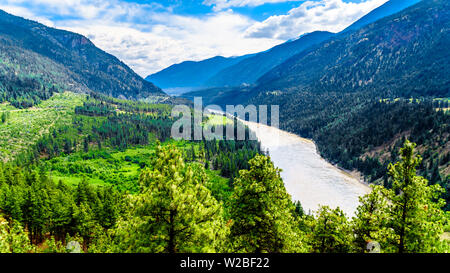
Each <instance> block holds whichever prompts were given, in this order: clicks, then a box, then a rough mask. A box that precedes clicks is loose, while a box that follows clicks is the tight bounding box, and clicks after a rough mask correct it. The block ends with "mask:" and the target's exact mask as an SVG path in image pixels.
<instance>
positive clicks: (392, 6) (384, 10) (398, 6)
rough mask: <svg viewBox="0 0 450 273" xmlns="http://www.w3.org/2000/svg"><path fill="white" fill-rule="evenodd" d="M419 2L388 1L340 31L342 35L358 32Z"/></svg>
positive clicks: (417, 0) (410, 0)
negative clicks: (348, 32)
mask: <svg viewBox="0 0 450 273" xmlns="http://www.w3.org/2000/svg"><path fill="white" fill-rule="evenodd" d="M420 1H421V0H389V1H387V2H386V3H384V4H383V5H381V6H380V7H378V8H376V9H374V10H373V11H371V12H370V13H368V14H367V15H365V16H363V17H362V18H361V19H359V20H358V21H356V22H355V23H353V24H352V25H350V26H349V27H347V28H346V29H345V30H343V31H342V33H345V32H347V31H353V30H358V29H360V28H362V27H364V26H367V25H368V24H371V23H373V22H375V21H378V20H379V19H382V18H384V17H387V16H389V15H392V14H395V13H397V12H400V11H402V10H404V9H406V8H408V7H410V6H412V5H414V4H417V3H419V2H420Z"/></svg>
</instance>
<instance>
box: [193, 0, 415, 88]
mask: <svg viewBox="0 0 450 273" xmlns="http://www.w3.org/2000/svg"><path fill="white" fill-rule="evenodd" d="M419 1H420V0H390V1H388V2H386V3H385V4H383V5H381V6H380V7H378V8H376V9H375V10H373V11H371V12H370V13H369V14H367V15H365V16H364V17H362V18H360V19H359V20H358V21H356V22H355V23H353V24H352V25H351V26H349V27H348V28H346V29H345V30H343V31H342V32H340V33H338V34H337V36H344V35H346V34H348V33H350V32H351V31H356V30H358V29H360V28H362V27H364V26H366V25H368V24H371V23H373V22H375V21H377V20H379V19H381V18H384V17H386V16H389V15H392V14H394V13H396V12H399V11H401V10H403V9H405V8H407V7H409V6H412V5H413V4H415V3H417V2H419ZM335 35H336V34H333V33H330V32H322V31H316V32H312V33H309V34H306V35H303V36H302V37H300V38H299V39H297V40H295V41H289V42H286V43H284V44H281V45H278V46H276V47H274V48H272V49H270V50H267V51H265V52H261V53H258V54H256V55H254V56H252V57H250V58H247V59H245V60H242V61H240V62H239V63H236V64H235V65H232V66H230V67H227V68H225V69H223V70H221V71H219V72H218V73H217V74H215V75H214V76H213V77H211V78H210V79H208V80H206V81H205V84H203V85H204V86H208V87H238V86H240V85H242V84H254V83H255V82H257V80H258V79H259V78H260V77H262V76H263V75H264V74H265V73H267V72H269V71H270V70H271V69H273V68H275V67H276V66H277V65H280V64H282V63H283V62H284V61H286V60H288V59H289V58H291V57H293V56H295V55H296V54H300V53H301V52H303V51H304V50H306V49H308V48H310V47H313V46H317V45H319V44H321V43H322V42H324V41H326V40H329V39H331V38H332V37H333V36H335ZM188 96H190V95H189V94H188Z"/></svg>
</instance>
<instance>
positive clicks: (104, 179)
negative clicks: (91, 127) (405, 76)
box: [45, 140, 229, 200]
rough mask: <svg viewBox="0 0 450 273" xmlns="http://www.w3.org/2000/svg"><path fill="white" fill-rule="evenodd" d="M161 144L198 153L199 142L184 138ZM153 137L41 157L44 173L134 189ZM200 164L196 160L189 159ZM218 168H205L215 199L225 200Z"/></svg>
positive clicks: (68, 180)
mask: <svg viewBox="0 0 450 273" xmlns="http://www.w3.org/2000/svg"><path fill="white" fill-rule="evenodd" d="M163 145H174V146H176V147H178V148H180V149H181V150H185V151H187V150H189V151H191V150H194V151H195V153H196V154H198V153H199V150H200V148H199V144H198V143H192V142H187V141H175V140H169V141H166V142H164V143H163ZM155 148H156V141H152V144H149V145H145V146H137V147H132V148H128V149H126V150H123V151H120V150H116V149H108V148H103V149H101V150H95V151H90V152H88V153H84V152H77V153H73V154H70V155H62V156H58V157H55V158H52V159H50V160H48V161H45V164H46V169H47V170H48V175H49V176H50V177H52V178H53V179H54V180H55V181H60V180H61V181H62V182H64V183H67V184H69V185H72V186H75V185H77V184H78V183H80V182H81V181H82V180H83V179H85V180H87V181H88V182H89V183H90V184H92V185H94V186H113V187H115V188H117V189H119V190H121V191H128V192H137V191H138V190H139V186H138V179H139V175H140V173H141V171H142V170H143V169H144V168H145V167H147V166H150V165H151V161H152V159H153V158H154V155H155ZM193 164H200V163H193ZM219 173H220V172H219V171H215V170H207V175H208V177H209V181H210V185H209V186H210V188H211V190H212V191H213V192H214V193H216V194H217V196H218V199H220V200H226V199H227V196H225V195H224V194H226V193H223V188H226V187H228V181H229V180H228V179H227V178H224V177H221V176H220V175H219Z"/></svg>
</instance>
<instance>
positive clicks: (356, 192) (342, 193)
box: [245, 122, 370, 216]
mask: <svg viewBox="0 0 450 273" xmlns="http://www.w3.org/2000/svg"><path fill="white" fill-rule="evenodd" d="M245 123H246V124H247V125H248V126H249V128H250V130H252V131H254V132H255V133H256V136H257V138H258V139H259V141H260V142H261V145H262V148H263V149H264V150H268V151H269V155H270V157H271V159H272V161H273V162H274V165H275V166H276V167H278V168H280V169H282V172H281V177H282V178H283V181H284V184H285V187H286V190H287V191H288V193H289V194H290V195H291V196H292V198H293V200H295V201H297V200H298V201H300V203H301V204H302V206H303V209H304V211H305V212H306V213H309V212H314V211H316V210H317V209H318V208H319V206H320V205H327V206H330V207H331V208H336V207H340V208H341V209H342V210H343V211H344V212H345V213H346V215H347V216H354V213H355V211H356V208H357V206H358V203H359V197H360V196H362V195H365V194H367V193H369V192H370V187H368V186H367V185H366V184H364V183H362V182H360V181H359V180H358V179H357V178H355V177H353V176H351V175H350V174H349V173H347V172H345V171H343V170H341V169H339V168H337V167H335V166H333V165H332V164H330V163H329V162H327V161H326V160H325V159H323V158H322V157H321V156H320V155H319V154H318V153H317V149H316V145H315V144H314V142H312V141H311V140H308V139H304V138H301V137H299V136H297V135H294V134H291V133H288V132H285V131H282V130H279V129H277V128H274V127H270V126H265V125H261V124H256V123H250V122H245Z"/></svg>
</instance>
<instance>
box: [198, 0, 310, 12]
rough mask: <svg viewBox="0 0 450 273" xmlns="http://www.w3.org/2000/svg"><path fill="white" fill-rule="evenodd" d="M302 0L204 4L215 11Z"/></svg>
mask: <svg viewBox="0 0 450 273" xmlns="http://www.w3.org/2000/svg"><path fill="white" fill-rule="evenodd" d="M298 1H303V0H205V1H203V4H204V5H207V6H214V10H215V11H220V10H224V9H228V8H232V7H257V6H261V5H264V4H275V3H283V2H298Z"/></svg>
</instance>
